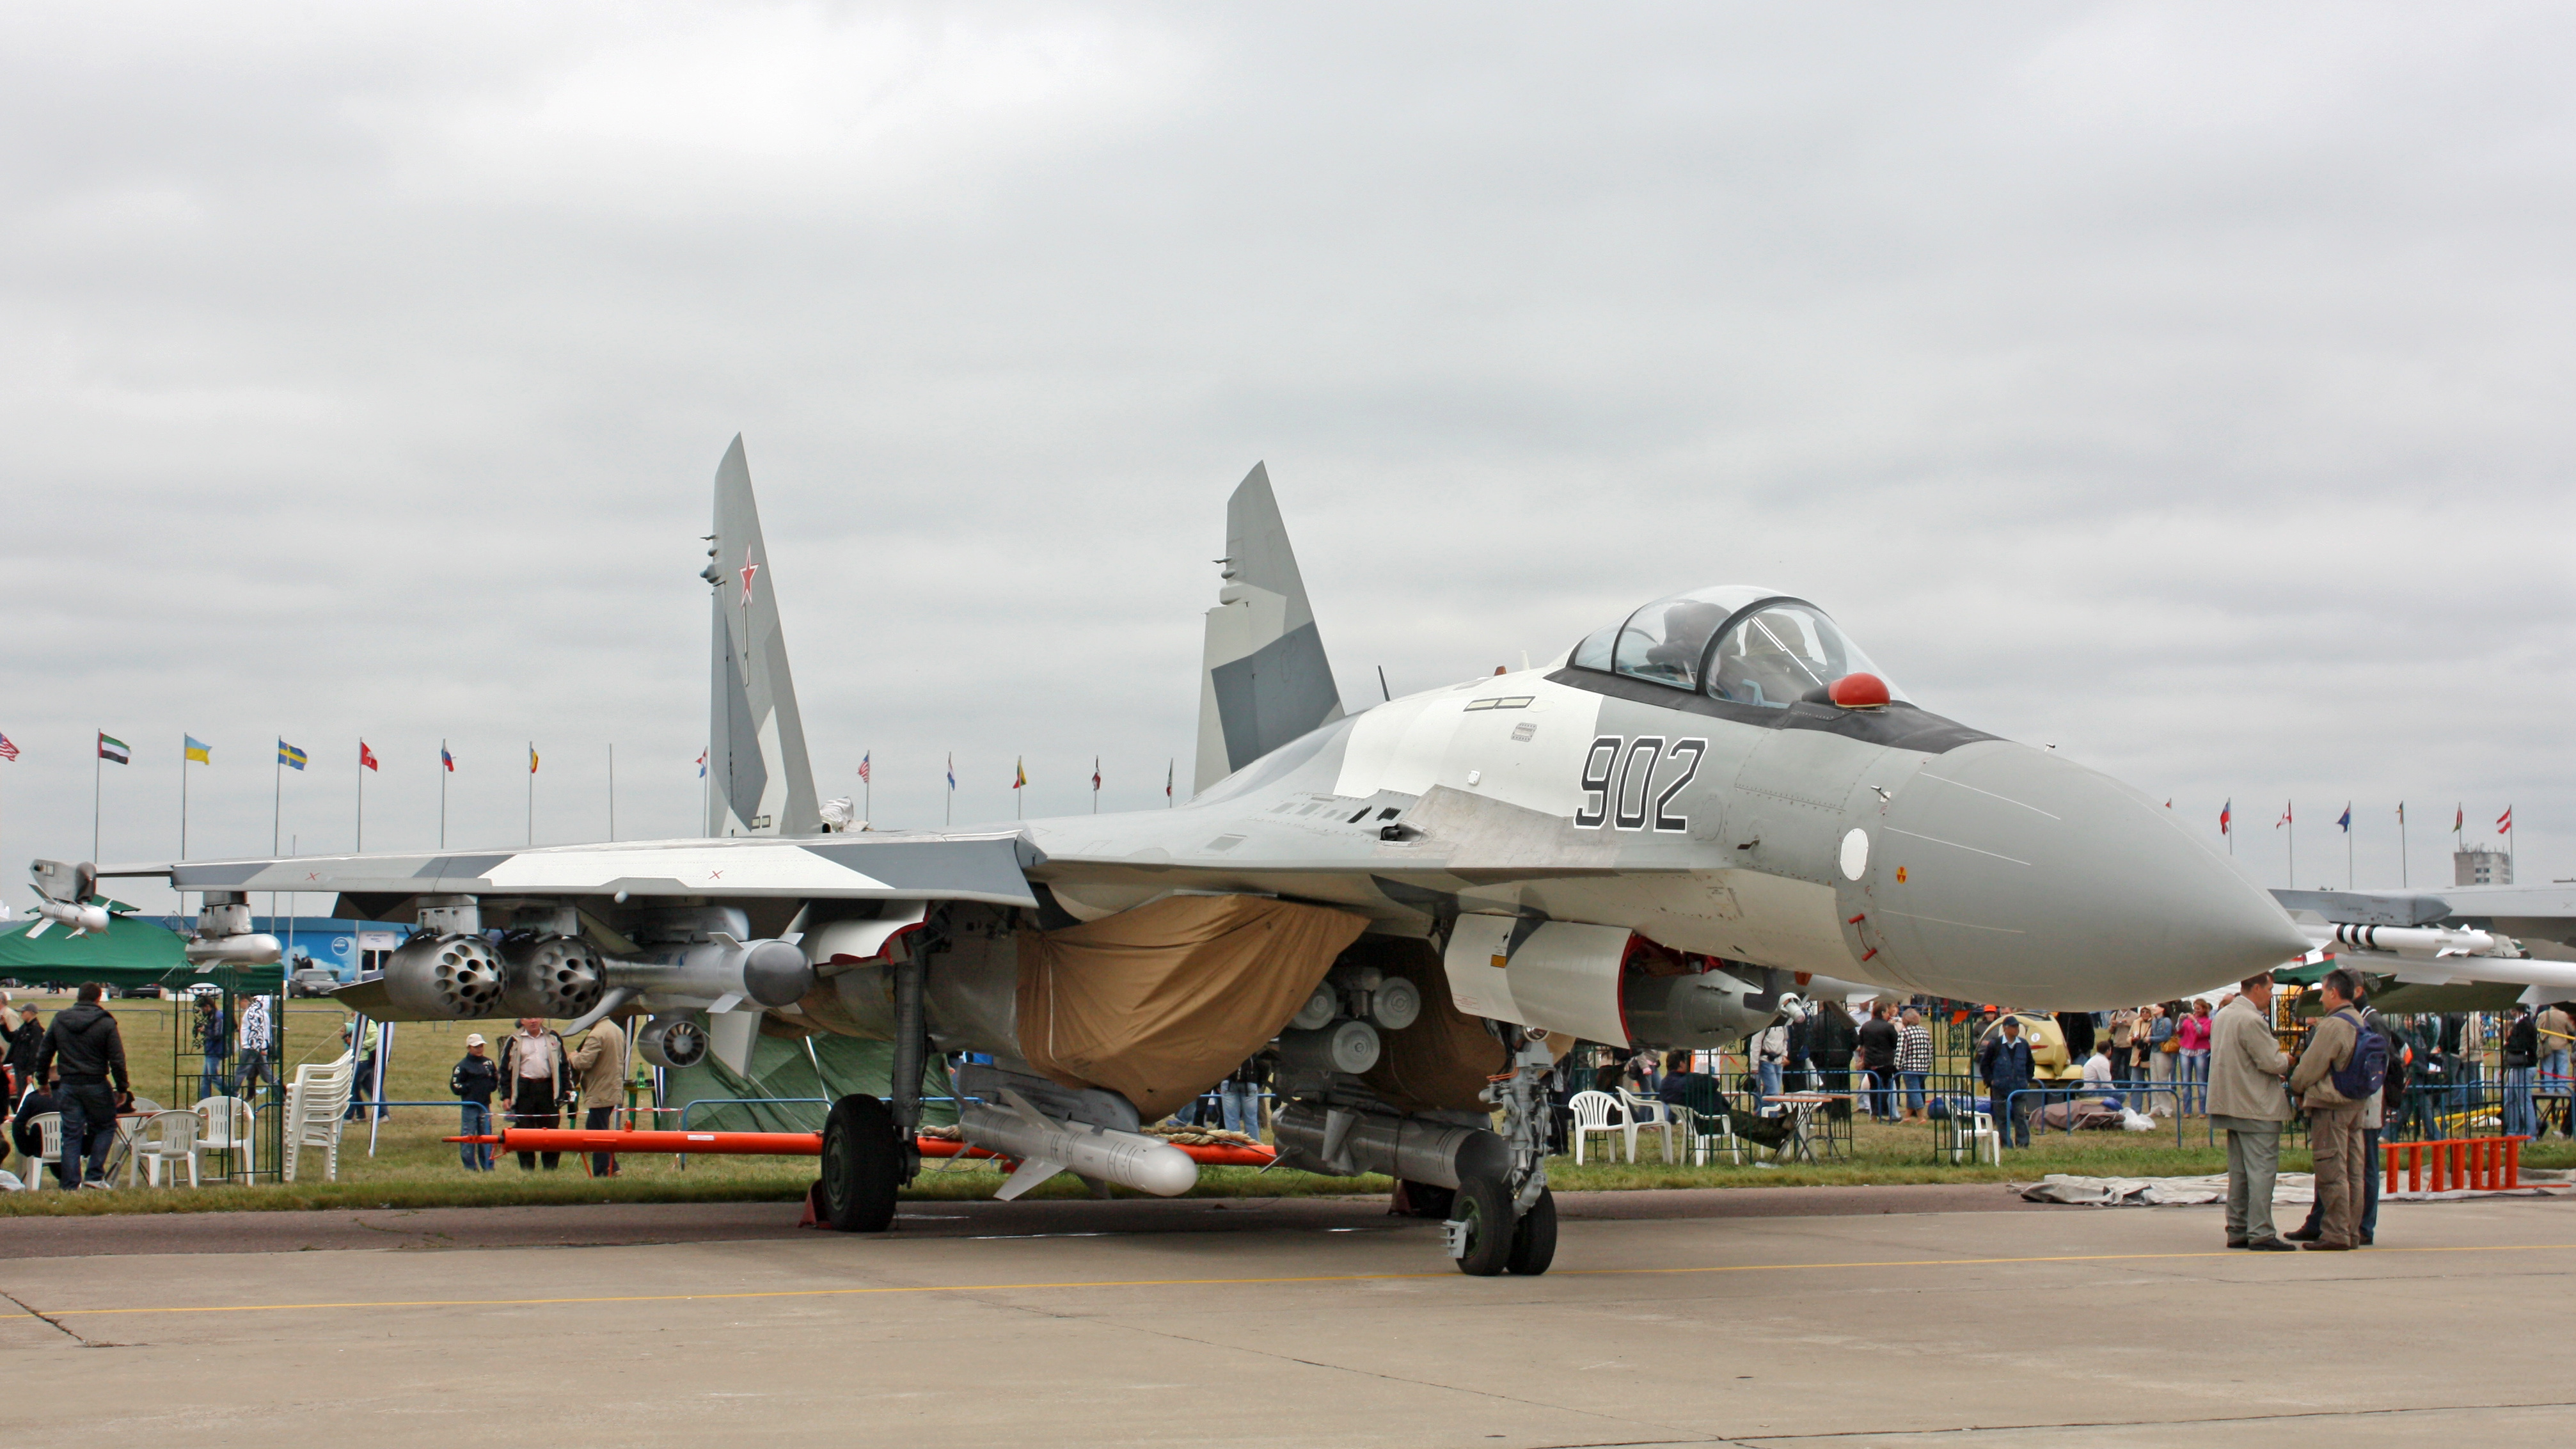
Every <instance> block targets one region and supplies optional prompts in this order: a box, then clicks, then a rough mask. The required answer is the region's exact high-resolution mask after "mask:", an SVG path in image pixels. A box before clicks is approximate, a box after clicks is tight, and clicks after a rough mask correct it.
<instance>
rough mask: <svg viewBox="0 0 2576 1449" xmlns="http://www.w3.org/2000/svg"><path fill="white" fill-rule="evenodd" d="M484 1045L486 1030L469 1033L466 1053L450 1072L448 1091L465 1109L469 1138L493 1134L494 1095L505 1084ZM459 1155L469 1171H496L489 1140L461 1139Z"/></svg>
mask: <svg viewBox="0 0 2576 1449" xmlns="http://www.w3.org/2000/svg"><path fill="white" fill-rule="evenodd" d="M483 1047H484V1041H483V1033H481V1032H479V1031H469V1032H467V1033H466V1034H465V1056H464V1057H463V1059H461V1060H460V1061H458V1062H457V1064H456V1069H455V1070H454V1071H451V1072H449V1073H448V1074H447V1090H448V1091H450V1092H453V1093H455V1094H456V1096H457V1097H458V1098H459V1099H460V1100H461V1103H462V1105H463V1107H464V1109H465V1130H464V1132H463V1134H462V1135H464V1136H467V1137H489V1136H491V1135H492V1094H493V1093H494V1092H496V1091H498V1090H500V1087H501V1068H500V1067H499V1066H498V1065H496V1064H495V1063H494V1062H493V1060H492V1059H491V1058H490V1057H488V1056H485V1055H484V1054H483ZM456 1154H457V1156H459V1157H461V1158H463V1159H465V1170H466V1171H467V1172H490V1171H491V1170H492V1158H493V1155H494V1154H493V1151H492V1144H491V1143H489V1142H460V1143H458V1144H456Z"/></svg>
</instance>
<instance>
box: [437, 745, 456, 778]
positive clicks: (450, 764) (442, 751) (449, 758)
mask: <svg viewBox="0 0 2576 1449" xmlns="http://www.w3.org/2000/svg"><path fill="white" fill-rule="evenodd" d="M438 763H439V764H441V765H443V766H445V767H446V769H447V773H449V774H451V775H453V774H455V773H456V757H455V756H454V755H451V754H449V753H448V752H447V746H445V745H440V746H439V747H438Z"/></svg>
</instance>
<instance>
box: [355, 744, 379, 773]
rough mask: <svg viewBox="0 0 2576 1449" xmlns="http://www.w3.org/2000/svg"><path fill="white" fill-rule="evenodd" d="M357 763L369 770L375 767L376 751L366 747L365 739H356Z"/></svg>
mask: <svg viewBox="0 0 2576 1449" xmlns="http://www.w3.org/2000/svg"><path fill="white" fill-rule="evenodd" d="M358 763H359V764H361V765H363V766H365V767H366V768H368V769H370V770H373V769H376V768H377V765H376V752H375V751H373V750H371V749H368V748H367V742H366V741H365V740H360V741H358Z"/></svg>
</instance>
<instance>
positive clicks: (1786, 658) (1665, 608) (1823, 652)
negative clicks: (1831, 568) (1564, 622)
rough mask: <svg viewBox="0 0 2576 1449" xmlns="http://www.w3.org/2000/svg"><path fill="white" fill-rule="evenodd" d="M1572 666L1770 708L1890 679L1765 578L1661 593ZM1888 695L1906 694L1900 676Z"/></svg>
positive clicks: (1587, 644) (1582, 648)
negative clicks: (1866, 679)
mask: <svg viewBox="0 0 2576 1449" xmlns="http://www.w3.org/2000/svg"><path fill="white" fill-rule="evenodd" d="M1572 662H1573V664H1574V666H1575V667H1576V668H1578V669H1598V670H1603V671H1605V672H1608V673H1612V674H1625V675H1627V676H1629V677H1630V678H1632V679H1644V680H1650V681H1652V682H1654V683H1656V684H1661V685H1666V686H1669V687H1671V688H1674V689H1689V690H1697V691H1700V692H1703V693H1705V694H1707V695H1708V696H1709V697H1710V698H1712V699H1723V700H1731V701H1733V702H1734V703H1737V704H1749V705H1755V706H1759V707H1762V708H1767V709H1786V708H1788V707H1789V706H1790V705H1792V704H1794V703H1796V702H1798V701H1799V700H1801V699H1806V698H1810V697H1813V698H1815V699H1818V700H1821V699H1823V698H1824V695H1823V690H1824V689H1825V687H1826V686H1827V685H1830V684H1832V683H1833V682H1834V681H1835V680H1837V679H1840V678H1842V677H1843V676H1844V675H1846V674H1875V675H1878V677H1879V678H1880V679H1882V680H1884V679H1886V678H1887V676H1886V674H1885V673H1883V672H1882V671H1881V670H1880V669H1879V667H1878V666H1877V665H1875V664H1872V663H1871V662H1870V660H1869V656H1868V655H1866V654H1863V653H1862V652H1861V649H1860V646H1859V645H1857V644H1854V643H1853V642H1851V640H1850V639H1849V638H1848V637H1846V636H1845V635H1844V633H1843V631H1842V630H1841V629H1839V628H1837V627H1835V625H1834V621H1833V620H1831V619H1828V618H1826V617H1825V611H1824V610H1822V609H1819V608H1817V607H1816V606H1815V605H1813V604H1810V603H1808V602H1807V601H1806V600H1804V599H1798V598H1792V597H1790V596H1789V595H1786V594H1783V593H1781V592H1779V591H1778V590H1776V589H1766V588H1763V587H1761V586H1760V585H1758V584H1720V585H1717V586H1716V587H1714V588H1706V589H1694V590H1692V591H1691V592H1690V593H1687V594H1675V595H1673V596H1672V597H1671V598H1669V599H1657V600H1656V601H1655V602H1653V603H1651V604H1648V605H1646V606H1645V607H1644V608H1642V609H1639V610H1638V611H1637V612H1635V613H1633V614H1630V615H1629V616H1628V617H1627V619H1626V621H1624V622H1622V623H1618V624H1613V625H1611V626H1610V627H1609V628H1607V629H1603V630H1602V631H1601V632H1599V633H1597V634H1594V635H1593V636H1592V637H1591V638H1588V639H1586V640H1584V641H1583V642H1582V643H1581V644H1579V645H1577V646H1576V647H1575V650H1574V658H1573V661H1572ZM1888 693H1889V695H1890V696H1891V697H1893V698H1895V699H1900V700H1901V699H1904V698H1905V693H1904V691H1902V690H1900V689H1898V688H1897V687H1896V686H1895V684H1894V683H1893V682H1891V683H1889V684H1888Z"/></svg>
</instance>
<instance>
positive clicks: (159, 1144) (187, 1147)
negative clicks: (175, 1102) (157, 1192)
mask: <svg viewBox="0 0 2576 1449" xmlns="http://www.w3.org/2000/svg"><path fill="white" fill-rule="evenodd" d="M198 1150H199V1149H198V1147H197V1114H196V1113H194V1112H191V1111H188V1110H186V1109H184V1108H182V1109H181V1110H179V1111H176V1112H155V1113H153V1114H152V1115H151V1116H149V1117H147V1118H145V1119H144V1120H143V1124H142V1126H141V1128H140V1129H139V1130H137V1131H136V1133H135V1134H134V1160H135V1161H136V1162H138V1163H140V1164H142V1167H143V1180H144V1182H145V1183H146V1184H147V1185H148V1186H152V1187H159V1186H160V1185H161V1168H162V1165H163V1164H164V1163H168V1164H172V1166H171V1169H170V1182H171V1185H172V1186H174V1187H175V1186H177V1185H178V1181H179V1171H178V1168H177V1166H176V1164H178V1163H181V1162H185V1163H187V1164H188V1186H190V1187H197V1186H200V1183H199V1182H198V1180H197V1153H198Z"/></svg>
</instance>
